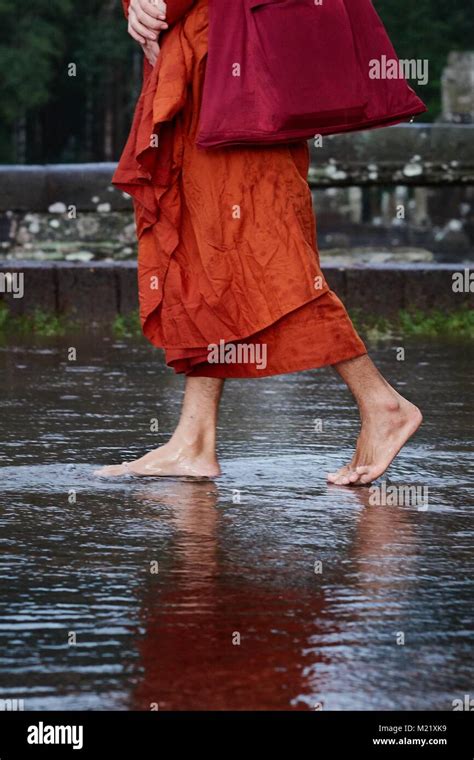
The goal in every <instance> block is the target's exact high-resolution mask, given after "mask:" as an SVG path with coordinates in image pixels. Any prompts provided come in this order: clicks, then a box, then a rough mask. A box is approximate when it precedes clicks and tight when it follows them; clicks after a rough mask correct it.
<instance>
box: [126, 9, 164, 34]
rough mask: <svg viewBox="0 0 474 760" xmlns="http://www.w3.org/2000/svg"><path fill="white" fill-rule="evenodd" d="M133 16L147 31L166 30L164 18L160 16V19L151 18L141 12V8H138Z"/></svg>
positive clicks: (144, 12)
mask: <svg viewBox="0 0 474 760" xmlns="http://www.w3.org/2000/svg"><path fill="white" fill-rule="evenodd" d="M134 13H135V16H136V17H137V19H138V20H139V22H140V23H141V24H143V26H146V28H147V29H156V30H157V31H158V30H162V29H168V24H167V23H166V18H165V16H162V17H160V18H155V17H154V16H151V15H150V14H149V13H146V11H144V10H143V8H141V7H138V8H137V9H136V10H135V11H134Z"/></svg>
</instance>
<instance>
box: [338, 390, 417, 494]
mask: <svg viewBox="0 0 474 760" xmlns="http://www.w3.org/2000/svg"><path fill="white" fill-rule="evenodd" d="M422 420H423V417H422V415H421V412H420V410H419V409H418V407H416V406H415V405H414V404H411V403H410V402H409V401H407V400H406V399H404V398H403V397H402V396H400V395H399V394H398V393H396V392H394V397H393V399H392V401H390V402H388V403H386V402H385V403H384V404H382V405H381V407H380V408H378V409H375V408H372V409H371V410H370V413H368V414H365V415H363V416H362V427H361V431H360V435H359V439H358V441H357V448H356V452H355V454H354V457H353V459H352V462H351V463H350V464H349V465H346V466H345V467H341V469H340V470H338V471H337V472H330V473H329V474H328V478H327V479H328V482H329V483H333V484H334V485H337V486H365V485H368V484H369V483H371V482H372V481H374V480H376V479H377V478H379V477H380V476H381V475H383V473H384V472H385V471H386V470H387V469H388V467H389V466H390V464H391V463H392V462H393V460H394V459H395V457H396V456H397V454H398V452H399V451H400V449H402V448H403V446H404V445H405V443H406V442H407V441H408V439H409V438H411V436H412V435H413V434H414V433H415V432H416V431H417V430H418V428H419V427H420V425H421V423H422Z"/></svg>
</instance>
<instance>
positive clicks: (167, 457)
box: [94, 439, 221, 478]
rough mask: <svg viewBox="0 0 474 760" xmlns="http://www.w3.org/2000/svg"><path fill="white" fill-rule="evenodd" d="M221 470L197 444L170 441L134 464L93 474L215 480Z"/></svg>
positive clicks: (208, 453) (124, 464)
mask: <svg viewBox="0 0 474 760" xmlns="http://www.w3.org/2000/svg"><path fill="white" fill-rule="evenodd" d="M220 474H221V468H220V466H219V463H218V462H217V459H216V456H215V454H214V453H210V452H208V451H206V450H204V449H203V448H201V447H200V446H198V445H192V444H189V443H185V442H183V441H176V440H175V439H171V440H170V441H168V443H165V445H164V446H160V448H158V449H154V450H153V451H150V452H149V453H148V454H145V456H143V457H140V459H135V460H134V461H133V462H123V463H122V464H116V465H111V466H109V467H102V468H101V469H100V470H96V471H95V472H94V475H98V476H99V477H102V478H113V477H120V476H121V475H137V476H140V477H170V476H175V477H176V476H181V477H183V476H184V477H186V476H187V477H193V478H215V477H217V476H218V475H220Z"/></svg>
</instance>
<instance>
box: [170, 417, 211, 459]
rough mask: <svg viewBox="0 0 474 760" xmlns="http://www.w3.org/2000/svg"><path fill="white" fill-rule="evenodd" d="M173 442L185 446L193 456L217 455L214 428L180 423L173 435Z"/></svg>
mask: <svg viewBox="0 0 474 760" xmlns="http://www.w3.org/2000/svg"><path fill="white" fill-rule="evenodd" d="M171 442H173V443H177V444H178V445H179V446H181V447H182V446H184V447H185V448H186V450H187V451H188V452H189V453H190V454H191V455H193V456H199V455H200V454H206V455H209V454H212V455H215V451H216V434H215V430H213V429H212V428H211V429H209V428H187V427H184V426H183V427H180V426H179V425H178V427H177V428H176V430H175V432H174V433H173V435H172V437H171V440H170V443H171Z"/></svg>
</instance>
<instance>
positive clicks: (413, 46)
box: [373, 0, 474, 121]
mask: <svg viewBox="0 0 474 760" xmlns="http://www.w3.org/2000/svg"><path fill="white" fill-rule="evenodd" d="M373 2H374V6H375V7H376V9H377V12H378V13H379V15H380V16H381V18H382V20H383V22H384V24H385V26H386V28H387V31H388V32H389V34H390V37H391V39H392V42H393V43H394V46H395V49H396V51H397V54H398V55H399V57H400V58H416V59H418V58H421V59H427V60H428V61H429V72H430V78H429V84H428V85H426V86H422V87H417V85H416V84H413V83H411V84H412V86H413V87H414V89H415V90H417V93H418V95H420V97H421V98H422V99H423V100H424V101H425V103H426V104H427V105H428V108H429V113H428V114H427V115H426V116H425V117H424V118H425V119H427V120H429V121H433V120H434V119H435V118H436V117H437V115H438V113H439V111H440V88H441V73H442V70H443V68H444V66H445V65H446V61H447V56H448V54H449V53H450V52H451V51H462V50H472V48H473V40H474V16H473V14H472V13H471V12H470V11H469V10H468V4H467V3H466V2H465V0H450V2H449V3H446V2H444V0H416V2H413V0H373ZM419 118H420V117H418V119H419Z"/></svg>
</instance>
